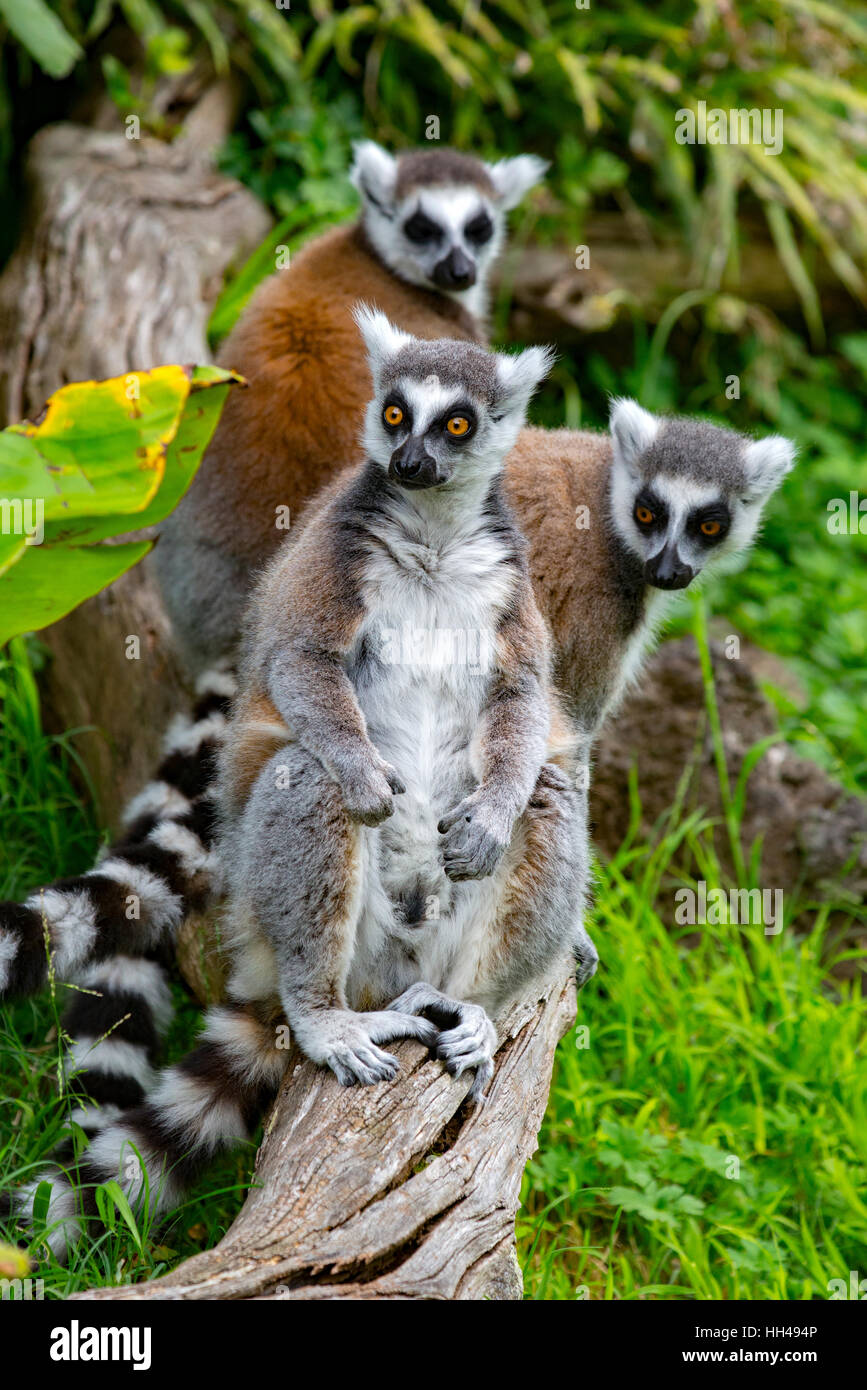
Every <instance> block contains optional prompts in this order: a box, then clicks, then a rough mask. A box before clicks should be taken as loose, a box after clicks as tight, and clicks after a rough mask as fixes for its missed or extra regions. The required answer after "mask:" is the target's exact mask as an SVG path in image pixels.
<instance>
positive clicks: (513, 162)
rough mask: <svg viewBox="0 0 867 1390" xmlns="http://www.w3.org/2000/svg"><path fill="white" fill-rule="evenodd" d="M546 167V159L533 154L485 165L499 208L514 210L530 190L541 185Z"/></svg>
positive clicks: (517, 155)
mask: <svg viewBox="0 0 867 1390" xmlns="http://www.w3.org/2000/svg"><path fill="white" fill-rule="evenodd" d="M548 167H549V166H548V161H547V159H540V158H539V156H538V155H535V154H516V155H514V156H513V158H512V159H500V160H498V161H497V163H496V164H489V165H487V170H488V174H489V175H490V177H491V182H492V183H493V185H494V188H495V189H496V190H497V197H498V198H499V200H500V206H501V207H503V208H506V209H507V210H508V209H509V208H516V207H517V206H518V204H519V203H520V202H521V200H522V199H523V198H524V197H525V196H526V194H527V193H529V191H530V189H531V188H535V186H536V184H537V183H541V181H542V179H543V178H544V177H545V173H546V171H547V169H548Z"/></svg>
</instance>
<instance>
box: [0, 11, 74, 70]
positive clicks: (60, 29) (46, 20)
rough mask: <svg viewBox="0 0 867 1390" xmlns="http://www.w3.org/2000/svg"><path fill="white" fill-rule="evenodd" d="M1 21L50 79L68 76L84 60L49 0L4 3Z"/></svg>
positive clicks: (0, 13) (0, 12) (0, 16)
mask: <svg viewBox="0 0 867 1390" xmlns="http://www.w3.org/2000/svg"><path fill="white" fill-rule="evenodd" d="M0 18H2V19H3V21H4V22H5V23H6V24H7V25H8V26H9V29H10V31H11V32H12V33H13V34H14V35H15V38H16V39H17V40H18V42H19V43H20V44H22V45H23V47H24V48H25V49H26V51H27V52H28V53H29V54H31V56H32V57H34V58H35V59H36V61H37V63H38V64H39V66H40V67H41V68H42V71H43V72H47V73H48V75H49V76H50V77H65V76H66V74H67V73H68V72H71V70H72V68H73V67H74V66H75V64H76V63H77V62H78V60H79V59H80V58H81V57H83V51H82V49H81V47H80V46H79V45H78V44H77V43H76V41H75V39H74V38H73V37H72V35H71V34H70V33H69V32H68V31H67V30H66V29H65V28H64V26H63V24H62V22H61V20H60V19H59V18H58V16H57V15H56V14H55V13H54V11H53V10H52V9H50V8H49V6H48V5H46V3H45V0H0Z"/></svg>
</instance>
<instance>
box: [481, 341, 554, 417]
mask: <svg viewBox="0 0 867 1390" xmlns="http://www.w3.org/2000/svg"><path fill="white" fill-rule="evenodd" d="M555 356H556V354H555V352H554V349H553V348H549V347H530V348H525V349H524V351H523V352H519V353H516V355H515V356H514V357H513V356H511V355H508V354H506V353H501V354H499V355H498V357H497V387H498V390H497V399H496V402H495V405H496V408H497V410H502V411H503V413H504V414H506V415H510V414H512V412H513V411H518V410H520V411H521V413H522V414H523V412H524V411H525V410H526V409H527V406H528V404H529V401H530V397H531V396H532V394H533V392H534V391H535V390H536V387H537V386H538V385H539V382H540V381H543V380H544V378H545V377H546V376H547V375H548V373H549V372H550V370H551V368H552V367H553V365H554V358H555Z"/></svg>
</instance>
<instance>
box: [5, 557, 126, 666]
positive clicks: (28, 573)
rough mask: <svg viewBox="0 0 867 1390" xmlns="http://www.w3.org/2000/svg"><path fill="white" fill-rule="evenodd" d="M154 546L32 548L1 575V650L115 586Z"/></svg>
mask: <svg viewBox="0 0 867 1390" xmlns="http://www.w3.org/2000/svg"><path fill="white" fill-rule="evenodd" d="M152 545H153V541H133V542H131V543H129V544H127V545H95V546H49V545H32V546H28V547H27V553H26V556H25V558H24V559H23V560H20V561H19V562H18V564H15V565H12V566H11V567H10V568H9V569H7V571H6V573H5V574H2V575H0V646H2V645H3V643H4V642H8V641H9V639H10V637H16V636H17V635H18V633H19V632H31V631H33V630H35V629H38V628H42V627H47V626H48V624H49V623H56V622H57V621H58V619H60V618H63V617H65V615H66V614H67V613H70V612H71V611H72V609H73V608H76V607H77V606H78V604H79V603H83V602H84V600H85V599H86V598H90V596H91V595H92V594H96V593H99V591H100V589H104V588H105V587H106V586H107V585H108V584H113V583H114V581H115V579H119V578H120V576H121V575H122V574H125V573H126V571H127V570H128V569H131V568H132V566H133V565H134V564H136V563H137V561H139V560H140V559H141V558H142V556H143V555H146V554H147V552H148V551H149V550H150V549H151V546H152Z"/></svg>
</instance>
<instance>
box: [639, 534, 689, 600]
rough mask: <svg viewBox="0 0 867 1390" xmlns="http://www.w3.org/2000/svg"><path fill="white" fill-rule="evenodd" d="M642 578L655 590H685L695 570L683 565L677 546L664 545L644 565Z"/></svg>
mask: <svg viewBox="0 0 867 1390" xmlns="http://www.w3.org/2000/svg"><path fill="white" fill-rule="evenodd" d="M644 577H645V579H646V580H647V582H648V584H652V585H653V587H654V588H655V589H685V588H686V586H687V585H688V584H690V583H691V582H692V580H693V579H694V578H695V570H694V569H693V568H692V567H691V566H690V565H685V564H684V562H683V561H682V560H681V558H680V556H679V555H678V553H677V546H674V545H666V546H665V547H664V548H663V549H662V550H661V551H660V552H659V554H658V555H654V557H653V559H652V560H648V561H647V562H646V563H645V566H644Z"/></svg>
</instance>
